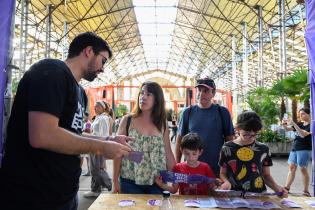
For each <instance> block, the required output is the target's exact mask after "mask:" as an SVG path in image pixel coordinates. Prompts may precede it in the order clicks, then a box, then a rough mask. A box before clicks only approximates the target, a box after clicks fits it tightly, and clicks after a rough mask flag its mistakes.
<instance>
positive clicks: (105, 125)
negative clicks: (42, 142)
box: [83, 101, 112, 198]
mask: <svg viewBox="0 0 315 210" xmlns="http://www.w3.org/2000/svg"><path fill="white" fill-rule="evenodd" d="M108 110H109V107H108V105H107V104H106V103H105V102H104V101H98V102H96V104H95V114H96V117H95V119H94V121H93V123H92V134H93V135H95V136H100V137H105V136H108V135H109V129H110V125H109V117H108V115H107V114H106V112H108ZM104 161H105V160H104V158H103V157H102V156H101V155H99V154H90V167H91V175H92V178H91V191H89V192H85V193H84V194H83V195H84V197H86V198H89V197H98V196H99V194H100V193H101V192H102V187H106V188H107V189H108V190H109V191H110V190H111V189H112V183H111V179H110V178H109V176H108V174H107V172H106V170H105V169H104V168H103V167H104V163H103V162H104Z"/></svg>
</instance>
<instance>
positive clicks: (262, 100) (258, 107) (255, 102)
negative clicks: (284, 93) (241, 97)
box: [247, 87, 279, 129]
mask: <svg viewBox="0 0 315 210" xmlns="http://www.w3.org/2000/svg"><path fill="white" fill-rule="evenodd" d="M275 101H276V100H275V97H274V96H273V95H271V94H270V90H268V89H267V88H262V87H259V88H257V89H255V90H253V91H251V92H250V93H249V94H248V97H247V103H248V105H249V106H250V108H251V109H252V110H254V111H255V112H256V113H257V114H258V115H259V116H260V117H261V119H262V121H263V124H264V126H265V128H266V129H268V128H269V127H270V125H271V124H274V123H276V122H277V115H278V113H279V111H278V109H277V106H278V105H277V103H276V102H275Z"/></svg>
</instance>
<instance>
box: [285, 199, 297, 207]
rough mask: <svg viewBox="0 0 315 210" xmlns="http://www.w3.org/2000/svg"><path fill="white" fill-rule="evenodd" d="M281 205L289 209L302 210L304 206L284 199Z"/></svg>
mask: <svg viewBox="0 0 315 210" xmlns="http://www.w3.org/2000/svg"><path fill="white" fill-rule="evenodd" d="M281 204H282V205H284V206H286V207H289V208H302V206H300V205H299V204H297V203H295V202H294V201H292V200H289V199H283V200H282V201H281Z"/></svg>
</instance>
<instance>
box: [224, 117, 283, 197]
mask: <svg viewBox="0 0 315 210" xmlns="http://www.w3.org/2000/svg"><path fill="white" fill-rule="evenodd" d="M261 128H262V122H261V119H260V117H259V116H258V115H257V113H256V112H253V111H245V112H243V113H242V114H240V115H239V116H238V117H237V124H236V131H237V132H238V134H239V136H238V137H237V138H236V139H235V140H233V141H229V142H226V143H225V144H224V145H223V147H222V150H221V155H220V160H219V165H220V178H221V180H222V181H223V183H222V185H221V187H220V188H221V189H223V190H230V189H231V190H236V191H245V192H257V193H261V192H265V191H267V188H266V185H267V186H268V187H270V188H271V189H272V190H274V191H275V192H277V193H281V194H282V196H283V197H287V193H288V192H287V191H286V190H285V189H284V188H283V187H281V186H279V185H278V184H277V183H276V182H275V181H274V179H273V177H272V176H271V173H270V167H271V166H272V159H271V155H270V152H269V148H268V146H267V145H265V144H263V143H260V142H258V141H256V137H257V135H258V132H259V131H260V130H261Z"/></svg>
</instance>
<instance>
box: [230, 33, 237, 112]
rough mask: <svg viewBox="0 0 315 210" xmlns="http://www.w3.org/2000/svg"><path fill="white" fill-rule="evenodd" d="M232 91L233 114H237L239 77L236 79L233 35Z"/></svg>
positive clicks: (233, 38) (234, 40)
mask: <svg viewBox="0 0 315 210" xmlns="http://www.w3.org/2000/svg"><path fill="white" fill-rule="evenodd" d="M231 53H232V91H233V113H236V114H237V113H238V112H237V106H238V99H237V95H238V90H237V77H236V38H235V35H234V34H233V35H232V52H231Z"/></svg>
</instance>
